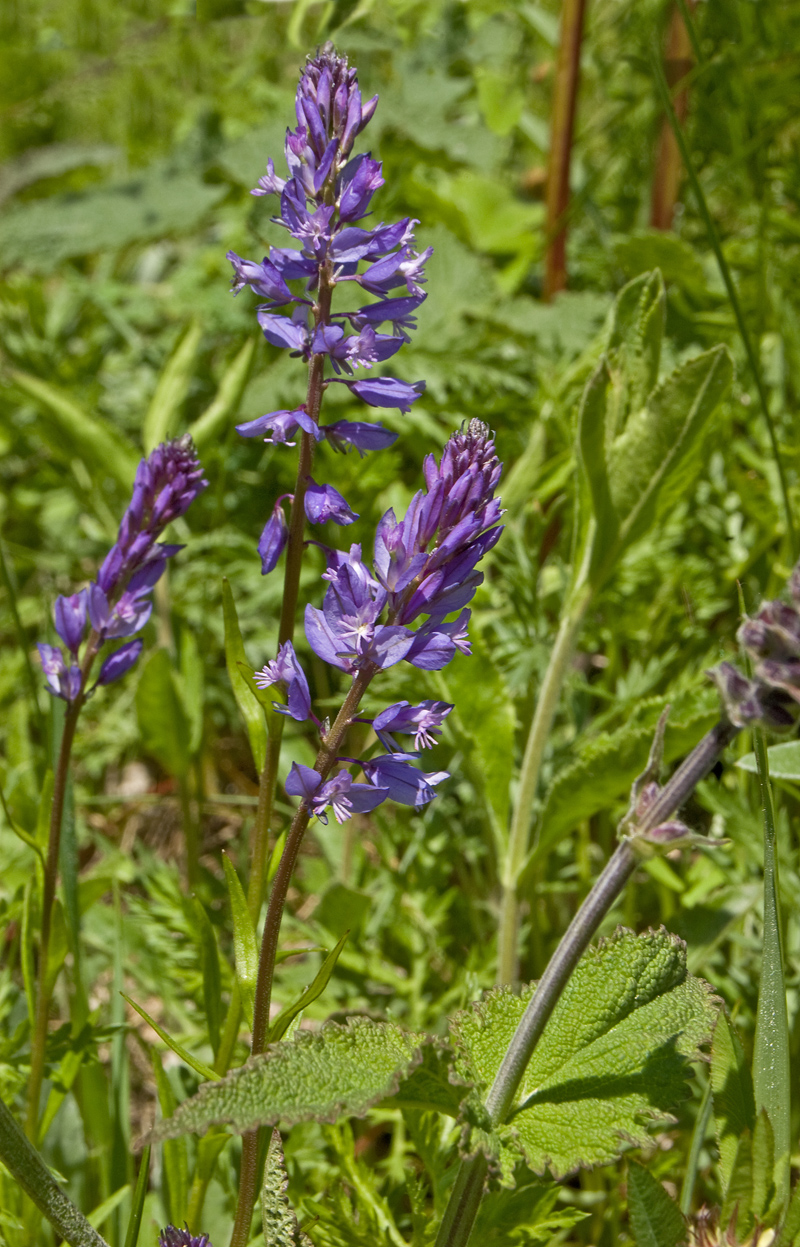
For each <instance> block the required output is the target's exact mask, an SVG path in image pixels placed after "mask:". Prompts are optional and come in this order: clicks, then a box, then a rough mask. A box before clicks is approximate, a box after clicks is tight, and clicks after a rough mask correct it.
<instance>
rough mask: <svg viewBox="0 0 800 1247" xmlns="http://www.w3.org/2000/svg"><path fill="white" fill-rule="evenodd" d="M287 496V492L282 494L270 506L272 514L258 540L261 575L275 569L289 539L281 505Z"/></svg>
mask: <svg viewBox="0 0 800 1247" xmlns="http://www.w3.org/2000/svg"><path fill="white" fill-rule="evenodd" d="M288 497H290V495H289V494H282V495H281V497H280V498H279V499H278V501H277V502H276V503H275V506H274V507H273V508H272V515H271V516H270V517H269V519H268V520H267V522H266V524H265V525H264V528H263V530H262V533H261V536H260V538H259V541H258V553H259V554H260V555H261V575H262V576H266V575H267V574H268V573H269V572H271V571H274V570H275V567H276V565H277V562H278V559H279V558H280V557H281V554H282V553H283V547H284V546H285V545H286V542H287V541H288V540H289V526H288V524H287V523H286V516H285V515H284V513H283V506H282V505H281V504H282V502H283V499H284V498H288Z"/></svg>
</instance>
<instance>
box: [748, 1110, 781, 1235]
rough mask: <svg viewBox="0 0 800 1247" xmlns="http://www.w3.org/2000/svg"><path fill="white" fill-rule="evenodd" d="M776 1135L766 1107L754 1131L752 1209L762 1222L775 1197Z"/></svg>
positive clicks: (757, 1119)
mask: <svg viewBox="0 0 800 1247" xmlns="http://www.w3.org/2000/svg"><path fill="white" fill-rule="evenodd" d="M774 1178H775V1135H774V1134H773V1133H772V1126H771V1124H770V1120H769V1117H768V1116H767V1112H766V1109H763V1108H762V1110H761V1112H760V1113H759V1114H758V1117H757V1118H756V1126H755V1130H754V1131H753V1197H752V1202H751V1206H750V1207H751V1211H752V1213H753V1216H754V1218H755V1220H756V1221H760V1222H761V1223H762V1224H763V1222H764V1220H765V1219H766V1216H767V1213H768V1211H769V1207H770V1204H771V1203H772V1200H773V1199H774V1197H775V1181H774Z"/></svg>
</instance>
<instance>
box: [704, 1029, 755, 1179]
mask: <svg viewBox="0 0 800 1247" xmlns="http://www.w3.org/2000/svg"><path fill="white" fill-rule="evenodd" d="M711 1087H712V1089H713V1092H714V1119H715V1122H716V1127H717V1146H718V1148H719V1168H720V1174H721V1177H722V1187H723V1191H725V1190H727V1188H728V1185H729V1184H730V1180H731V1176H732V1174H733V1166H734V1163H735V1160H736V1150H737V1148H738V1146H739V1139H740V1137H741V1135H742V1134H743V1133H744V1131H745V1130H748V1131H752V1130H753V1128H754V1126H755V1117H756V1106H755V1100H754V1098H753V1080H752V1077H751V1074H750V1067H749V1065H748V1063H747V1060H746V1058H745V1055H744V1052H743V1050H742V1045H741V1044H740V1043H739V1037H738V1036H737V1034H736V1031H735V1030H734V1029H733V1026H732V1025H731V1023H730V1021H729V1020H728V1016H727V1014H725V1013H722V1012H721V1013H720V1014H719V1017H718V1018H717V1021H716V1025H715V1026H714V1037H713V1039H712V1041H711Z"/></svg>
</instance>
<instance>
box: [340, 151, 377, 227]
mask: <svg viewBox="0 0 800 1247" xmlns="http://www.w3.org/2000/svg"><path fill="white" fill-rule="evenodd" d="M382 168H383V166H382V165H381V162H380V161H379V160H372V158H371V157H370V156H366V155H365V156H357V157H356V159H355V160H353V161H351V163H350V165H348V166H347V167H346V168H345V169H344V170H343V172H342V182H341V189H340V192H339V201H338V202H339V219H340V220H341V221H357V220H359V218H360V217H362V216H364V215H365V213H366V211H367V209H368V208H369V205H370V201H371V199H372V196H373V195H374V194H375V192H376V190H379V189H380V187H381V186H383V174H382Z"/></svg>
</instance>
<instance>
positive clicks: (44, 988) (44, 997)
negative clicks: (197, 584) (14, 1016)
mask: <svg viewBox="0 0 800 1247" xmlns="http://www.w3.org/2000/svg"><path fill="white" fill-rule="evenodd" d="M90 651H91V644H90ZM92 657H94V656H92ZM84 683H85V679H84ZM83 701H84V697H83V688H81V692H80V693H79V695H78V696H77V697H76V699H75V701H73V702H69V703H68V705H67V711H66V714H65V715H64V729H63V732H62V734H61V747H60V749H59V751H58V763H57V765H56V770H55V775H54V777H53V802H52V805H51V807H50V834H49V838H48V844H47V860H46V862H45V868H44V886H43V888H42V922H41V934H40V939H39V966H38V973H37V989H36V1017H35V1019H34V1025H33V1035H32V1037H31V1072H30V1079H29V1082H28V1110H27V1118H26V1123H25V1129H26V1131H27V1135H28V1138H29V1139H30V1141H31V1142H32V1143H35V1142H36V1137H37V1128H38V1124H39V1096H40V1094H41V1090H42V1079H43V1076H44V1056H45V1047H46V1044H47V1016H48V1012H49V1008H50V988H51V986H52V985H51V984H50V982H49V981H48V980H49V976H48V953H49V950H50V926H51V921H52V914H53V901H54V899H55V894H56V881H57V879H58V852H59V847H60V844H61V821H62V818H63V815H64V799H65V797H66V793H67V777H68V772H69V759H70V754H71V753H72V742H73V741H74V739H75V728H76V727H77V724H78V716H79V715H80V712H81V707H82V706H83Z"/></svg>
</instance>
